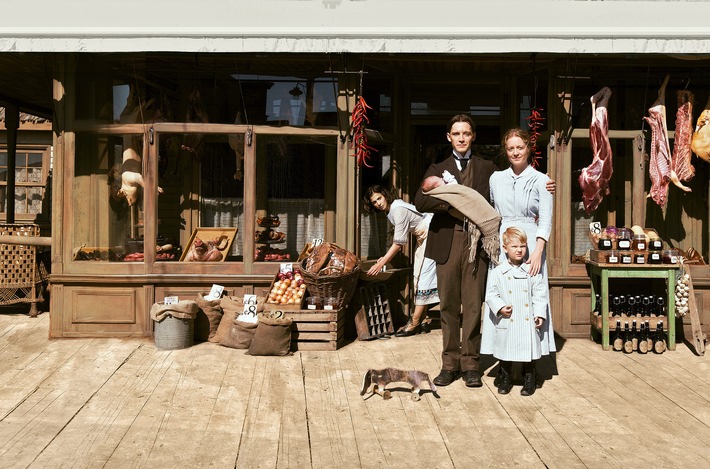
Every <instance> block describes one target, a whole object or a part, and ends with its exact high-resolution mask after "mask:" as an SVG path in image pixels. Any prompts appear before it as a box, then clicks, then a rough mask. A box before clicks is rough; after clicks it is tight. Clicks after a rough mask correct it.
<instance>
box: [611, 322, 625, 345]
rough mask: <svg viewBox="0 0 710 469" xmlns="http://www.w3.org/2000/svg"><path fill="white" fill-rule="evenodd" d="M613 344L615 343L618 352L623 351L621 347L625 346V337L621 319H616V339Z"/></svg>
mask: <svg viewBox="0 0 710 469" xmlns="http://www.w3.org/2000/svg"><path fill="white" fill-rule="evenodd" d="M612 344H614V350H616V351H617V352H621V349H623V348H624V337H623V335H622V333H621V319H617V320H616V331H615V333H614V340H613V341H612Z"/></svg>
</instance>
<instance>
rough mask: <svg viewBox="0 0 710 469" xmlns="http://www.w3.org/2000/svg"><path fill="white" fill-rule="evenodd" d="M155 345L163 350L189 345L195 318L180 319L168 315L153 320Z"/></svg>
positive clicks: (191, 340) (192, 337)
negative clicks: (160, 319) (158, 319)
mask: <svg viewBox="0 0 710 469" xmlns="http://www.w3.org/2000/svg"><path fill="white" fill-rule="evenodd" d="M154 325H155V327H154V334H153V336H154V339H155V346H156V347H157V348H159V349H163V350H176V349H181V348H187V347H191V346H192V343H193V340H194V335H195V332H194V330H195V320H194V319H192V318H189V319H181V318H174V317H172V316H170V315H168V316H165V318H163V320H162V321H154Z"/></svg>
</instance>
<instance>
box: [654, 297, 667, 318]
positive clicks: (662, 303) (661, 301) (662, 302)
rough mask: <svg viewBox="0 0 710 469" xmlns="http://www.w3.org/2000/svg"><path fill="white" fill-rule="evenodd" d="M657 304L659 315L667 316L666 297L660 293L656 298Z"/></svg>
mask: <svg viewBox="0 0 710 469" xmlns="http://www.w3.org/2000/svg"><path fill="white" fill-rule="evenodd" d="M656 305H657V306H658V310H657V316H665V315H666V299H665V298H663V297H662V296H660V295H659V296H658V297H657V298H656Z"/></svg>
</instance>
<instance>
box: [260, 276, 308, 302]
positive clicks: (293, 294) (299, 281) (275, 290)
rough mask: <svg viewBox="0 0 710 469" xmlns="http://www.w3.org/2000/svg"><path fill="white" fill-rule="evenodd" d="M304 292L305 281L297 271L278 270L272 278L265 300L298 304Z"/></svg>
mask: <svg viewBox="0 0 710 469" xmlns="http://www.w3.org/2000/svg"><path fill="white" fill-rule="evenodd" d="M305 294H306V283H305V281H304V280H303V277H302V276H301V273H300V272H299V271H295V272H279V273H278V274H277V275H276V278H275V279H274V282H273V285H272V286H271V290H270V291H269V297H268V298H267V300H266V302H267V303H272V304H279V305H298V306H300V305H301V300H303V296H304V295H305Z"/></svg>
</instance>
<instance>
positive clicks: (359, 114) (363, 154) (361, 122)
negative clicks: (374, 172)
mask: <svg viewBox="0 0 710 469" xmlns="http://www.w3.org/2000/svg"><path fill="white" fill-rule="evenodd" d="M368 109H372V108H371V107H370V106H368V105H367V103H366V102H365V98H363V97H362V96H360V97H359V98H358V100H357V103H356V104H355V108H353V113H352V129H353V134H352V141H351V146H350V147H351V148H353V147H354V148H355V156H356V157H357V164H358V165H365V166H367V167H368V168H372V166H370V165H369V164H368V160H369V159H370V152H371V151H377V149H375V148H373V147H371V146H370V145H368V144H367V132H366V128H365V125H366V124H368V123H369V122H370V119H368V118H367V110H368Z"/></svg>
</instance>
